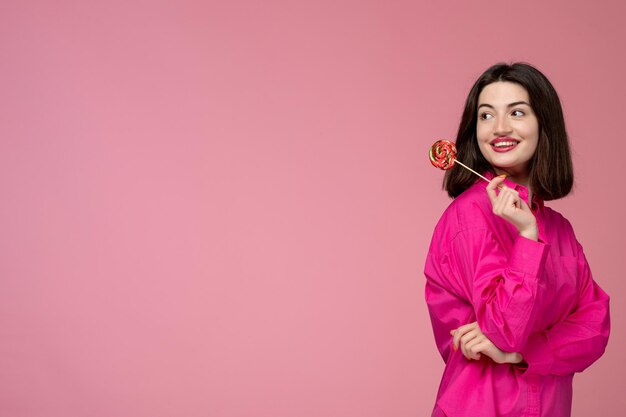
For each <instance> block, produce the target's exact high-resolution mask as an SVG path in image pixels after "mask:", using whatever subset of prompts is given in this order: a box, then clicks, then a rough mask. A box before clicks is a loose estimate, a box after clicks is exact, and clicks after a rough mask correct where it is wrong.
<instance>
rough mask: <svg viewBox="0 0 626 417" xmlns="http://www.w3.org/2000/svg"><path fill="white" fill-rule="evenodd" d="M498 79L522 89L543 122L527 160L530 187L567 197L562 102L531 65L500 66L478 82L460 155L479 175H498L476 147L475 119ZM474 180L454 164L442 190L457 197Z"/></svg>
mask: <svg viewBox="0 0 626 417" xmlns="http://www.w3.org/2000/svg"><path fill="white" fill-rule="evenodd" d="M496 81H508V82H513V83H517V84H519V85H521V86H522V87H524V88H525V89H526V91H527V92H528V97H529V99H530V103H529V104H530V106H531V108H532V109H533V111H534V113H535V115H536V116H537V121H538V122H539V142H538V143H537V149H536V150H535V154H534V155H533V157H532V158H531V160H530V162H529V170H530V172H529V183H530V187H531V189H532V191H533V193H534V194H535V195H537V196H538V197H540V198H541V199H543V200H555V199H557V198H561V197H565V196H566V195H567V194H569V192H570V191H571V190H572V185H573V183H574V172H573V167H572V157H571V154H570V148H569V143H568V139H567V132H566V130H565V120H564V118H563V110H562V108H561V102H560V100H559V96H558V95H557V93H556V90H555V89H554V87H553V86H552V84H551V83H550V81H549V80H548V78H546V76H545V75H543V74H542V73H541V72H540V71H539V70H537V69H536V68H534V67H533V66H531V65H529V64H525V63H513V64H505V63H500V64H496V65H494V66H492V67H490V68H488V69H487V71H485V72H484V73H483V74H482V75H481V76H480V77H479V78H478V80H477V81H476V83H474V86H473V87H472V89H471V90H470V92H469V95H468V96H467V100H466V102H465V109H464V110H463V116H462V117H461V123H460V124H459V131H458V133H457V138H456V148H457V157H458V158H459V160H460V161H461V162H463V163H464V164H465V165H468V166H470V167H471V168H473V169H474V170H476V171H478V172H485V171H491V172H493V173H494V174H495V171H494V168H493V167H492V166H491V165H490V164H489V162H487V160H486V159H485V157H484V156H483V155H482V153H481V152H480V149H479V147H478V141H477V139H476V121H477V112H478V111H477V106H478V96H479V95H480V93H481V92H482V90H483V88H485V86H487V85H489V84H491V83H494V82H496ZM475 181H476V176H475V175H474V174H472V173H471V172H469V171H468V170H466V169H465V168H463V167H460V166H456V165H455V166H454V167H452V169H450V170H449V171H446V174H445V176H444V180H443V188H444V189H445V190H446V191H447V192H448V194H449V195H450V197H453V198H455V197H457V196H459V194H461V193H462V192H463V191H465V190H466V189H468V188H469V187H470V186H471V185H472V184H473V183H474V182H475Z"/></svg>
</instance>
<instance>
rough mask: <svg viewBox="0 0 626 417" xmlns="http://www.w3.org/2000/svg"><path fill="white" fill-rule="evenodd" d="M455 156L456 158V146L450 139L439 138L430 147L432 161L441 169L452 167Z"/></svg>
mask: <svg viewBox="0 0 626 417" xmlns="http://www.w3.org/2000/svg"><path fill="white" fill-rule="evenodd" d="M454 158H456V146H454V143H452V142H450V141H449V140H445V139H441V140H438V141H437V142H435V143H433V146H431V147H430V163H431V164H433V166H435V167H437V168H439V169H443V170H448V169H450V168H452V167H453V166H454Z"/></svg>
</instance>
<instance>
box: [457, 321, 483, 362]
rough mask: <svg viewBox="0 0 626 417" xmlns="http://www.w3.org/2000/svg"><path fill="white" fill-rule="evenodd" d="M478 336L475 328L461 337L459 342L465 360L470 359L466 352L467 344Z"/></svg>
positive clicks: (478, 332) (478, 333)
mask: <svg viewBox="0 0 626 417" xmlns="http://www.w3.org/2000/svg"><path fill="white" fill-rule="evenodd" d="M479 335H480V331H479V330H478V329H476V328H475V329H473V330H471V331H469V332H467V333H466V334H465V335H463V337H461V341H460V345H461V352H463V355H464V356H465V357H466V358H468V359H471V358H470V356H471V355H470V353H469V351H468V350H467V345H468V343H470V342H472V341H473V340H474V339H476V337H477V336H479Z"/></svg>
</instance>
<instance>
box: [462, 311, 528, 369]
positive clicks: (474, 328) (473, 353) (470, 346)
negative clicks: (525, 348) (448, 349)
mask: <svg viewBox="0 0 626 417" xmlns="http://www.w3.org/2000/svg"><path fill="white" fill-rule="evenodd" d="M450 334H451V335H452V336H454V339H453V341H452V343H453V345H454V350H458V347H459V344H460V345H461V352H463V355H464V356H465V357H466V358H467V359H469V360H479V359H480V355H481V353H482V354H484V355H487V356H489V357H490V358H491V359H492V360H493V361H494V362H495V363H520V362H521V361H522V360H523V358H522V355H520V354H519V353H517V352H503V351H502V350H500V349H499V348H498V347H497V346H496V345H494V344H493V342H492V341H491V340H489V338H488V337H487V336H485V335H484V334H483V332H482V331H481V330H480V327H478V322H476V321H475V322H473V323H470V324H466V325H465V326H461V327H459V328H458V329H455V330H450Z"/></svg>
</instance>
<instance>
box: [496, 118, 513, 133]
mask: <svg viewBox="0 0 626 417" xmlns="http://www.w3.org/2000/svg"><path fill="white" fill-rule="evenodd" d="M495 128H496V130H495V132H494V134H495V135H496V136H504V135H506V134H508V133H511V125H510V124H509V121H508V119H507V118H506V117H499V118H498V122H497V123H496V125H495Z"/></svg>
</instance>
